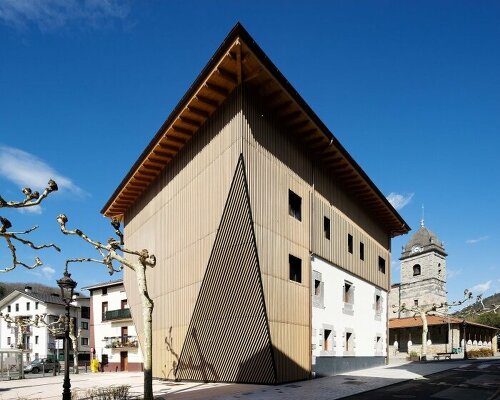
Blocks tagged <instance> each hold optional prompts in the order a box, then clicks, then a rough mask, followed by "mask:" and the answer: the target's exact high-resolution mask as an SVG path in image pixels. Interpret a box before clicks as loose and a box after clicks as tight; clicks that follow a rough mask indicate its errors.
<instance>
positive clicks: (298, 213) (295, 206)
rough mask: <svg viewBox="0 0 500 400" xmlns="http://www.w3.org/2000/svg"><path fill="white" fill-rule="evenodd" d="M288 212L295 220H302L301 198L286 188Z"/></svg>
mask: <svg viewBox="0 0 500 400" xmlns="http://www.w3.org/2000/svg"><path fill="white" fill-rule="evenodd" d="M288 213H289V214H290V216H292V217H293V218H295V219H296V220H299V221H302V199H301V198H300V196H299V195H298V194H296V193H294V192H292V191H291V190H288Z"/></svg>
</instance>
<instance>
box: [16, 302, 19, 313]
mask: <svg viewBox="0 0 500 400" xmlns="http://www.w3.org/2000/svg"><path fill="white" fill-rule="evenodd" d="M16 311H19V303H16Z"/></svg>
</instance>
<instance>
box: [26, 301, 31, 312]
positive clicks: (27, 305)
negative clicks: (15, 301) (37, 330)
mask: <svg viewBox="0 0 500 400" xmlns="http://www.w3.org/2000/svg"><path fill="white" fill-rule="evenodd" d="M29 310H30V302H29V301H28V302H26V311H29Z"/></svg>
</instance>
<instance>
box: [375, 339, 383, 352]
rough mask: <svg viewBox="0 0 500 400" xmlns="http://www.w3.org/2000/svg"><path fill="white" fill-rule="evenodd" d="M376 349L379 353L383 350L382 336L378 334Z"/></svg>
mask: <svg viewBox="0 0 500 400" xmlns="http://www.w3.org/2000/svg"><path fill="white" fill-rule="evenodd" d="M375 351H376V352H377V353H379V352H381V351H382V336H377V337H376V339H375Z"/></svg>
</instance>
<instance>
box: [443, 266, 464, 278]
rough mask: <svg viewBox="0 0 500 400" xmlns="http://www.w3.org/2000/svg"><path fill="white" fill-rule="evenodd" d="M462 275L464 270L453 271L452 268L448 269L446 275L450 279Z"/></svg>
mask: <svg viewBox="0 0 500 400" xmlns="http://www.w3.org/2000/svg"><path fill="white" fill-rule="evenodd" d="M461 274H462V270H461V269H451V268H448V270H447V271H446V275H447V278H448V279H453V278H454V277H456V276H458V275H461Z"/></svg>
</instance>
